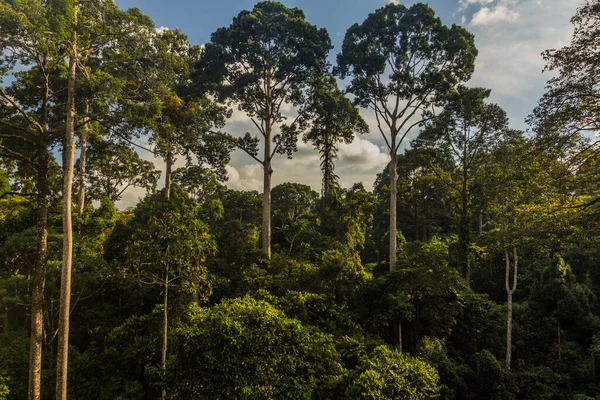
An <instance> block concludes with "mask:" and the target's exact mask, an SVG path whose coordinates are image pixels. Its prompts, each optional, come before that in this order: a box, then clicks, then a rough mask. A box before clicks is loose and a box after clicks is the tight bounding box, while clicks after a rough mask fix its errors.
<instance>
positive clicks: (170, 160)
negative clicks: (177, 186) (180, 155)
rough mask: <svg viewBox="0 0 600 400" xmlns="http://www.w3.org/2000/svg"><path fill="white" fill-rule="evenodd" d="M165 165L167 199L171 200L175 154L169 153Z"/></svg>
mask: <svg viewBox="0 0 600 400" xmlns="http://www.w3.org/2000/svg"><path fill="white" fill-rule="evenodd" d="M165 163H166V171H165V198H166V199H167V200H169V199H170V198H171V179H172V177H173V153H171V151H169V152H168V153H167V158H166V160H165Z"/></svg>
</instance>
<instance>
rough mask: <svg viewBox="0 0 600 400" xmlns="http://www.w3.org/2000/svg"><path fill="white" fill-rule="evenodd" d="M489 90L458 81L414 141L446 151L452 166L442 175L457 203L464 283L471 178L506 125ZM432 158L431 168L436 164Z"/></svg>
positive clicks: (467, 266)
mask: <svg viewBox="0 0 600 400" xmlns="http://www.w3.org/2000/svg"><path fill="white" fill-rule="evenodd" d="M489 95H490V90H487V89H483V88H467V87H465V86H462V85H460V86H459V87H458V88H457V90H456V92H454V93H452V94H451V95H450V96H449V98H448V102H447V104H446V105H445V107H444V111H443V112H442V113H441V114H440V115H439V116H437V117H436V118H435V120H433V121H432V123H431V124H428V126H427V128H426V129H425V130H424V131H423V132H422V133H421V134H420V135H419V138H418V140H416V141H415V144H417V145H420V146H425V147H426V148H428V149H430V150H433V154H434V157H435V155H437V154H442V159H443V162H442V163H441V164H447V163H445V162H444V161H446V158H447V157H446V154H448V155H449V156H450V158H451V159H452V160H453V161H454V168H453V169H452V170H450V171H447V172H448V173H447V174H441V173H438V176H448V177H449V180H448V179H444V180H445V181H446V184H448V186H449V187H450V188H451V190H452V191H453V192H454V195H455V198H456V199H457V200H458V204H457V211H458V212H457V213H456V214H457V218H456V224H455V225H456V227H457V231H458V250H459V251H458V260H459V261H458V263H459V264H460V265H461V266H462V269H463V271H464V274H465V280H466V281H467V284H469V283H470V281H471V251H470V249H471V236H472V235H471V222H472V219H473V215H474V210H473V206H474V204H473V193H472V192H473V190H472V185H473V180H474V178H475V176H476V174H477V173H478V171H479V170H480V169H481V168H482V166H483V163H484V162H485V155H486V149H488V148H490V147H491V146H493V145H494V143H496V142H497V141H498V140H500V138H501V135H502V134H503V133H504V131H506V130H507V129H508V119H507V117H506V112H505V111H504V110H503V109H502V108H500V107H499V106H497V105H496V104H486V103H485V99H486V98H487V97H488V96H489ZM435 164H436V163H435V162H434V163H433V165H432V168H433V169H434V171H435V170H436V169H437V168H439V167H438V166H437V165H435Z"/></svg>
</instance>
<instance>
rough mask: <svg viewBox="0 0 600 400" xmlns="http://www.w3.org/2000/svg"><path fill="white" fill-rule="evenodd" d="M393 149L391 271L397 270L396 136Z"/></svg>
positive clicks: (391, 160) (391, 159)
mask: <svg viewBox="0 0 600 400" xmlns="http://www.w3.org/2000/svg"><path fill="white" fill-rule="evenodd" d="M391 147H392V149H391V150H390V165H389V173H390V272H394V271H395V270H396V246H397V244H396V243H397V233H396V231H397V229H396V200H397V197H398V171H397V168H396V166H397V155H396V138H395V136H393V137H392V146H391Z"/></svg>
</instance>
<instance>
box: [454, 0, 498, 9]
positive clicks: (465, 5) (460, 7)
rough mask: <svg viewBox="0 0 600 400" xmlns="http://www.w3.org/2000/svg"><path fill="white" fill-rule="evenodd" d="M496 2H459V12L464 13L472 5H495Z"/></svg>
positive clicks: (468, 0) (472, 0)
mask: <svg viewBox="0 0 600 400" xmlns="http://www.w3.org/2000/svg"><path fill="white" fill-rule="evenodd" d="M493 2H494V0H458V11H464V10H466V9H467V7H469V5H471V4H481V5H486V4H490V3H493Z"/></svg>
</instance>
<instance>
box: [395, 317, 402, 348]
mask: <svg viewBox="0 0 600 400" xmlns="http://www.w3.org/2000/svg"><path fill="white" fill-rule="evenodd" d="M396 326H397V327H398V351H399V352H402V322H401V321H398V323H397V324H396Z"/></svg>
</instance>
